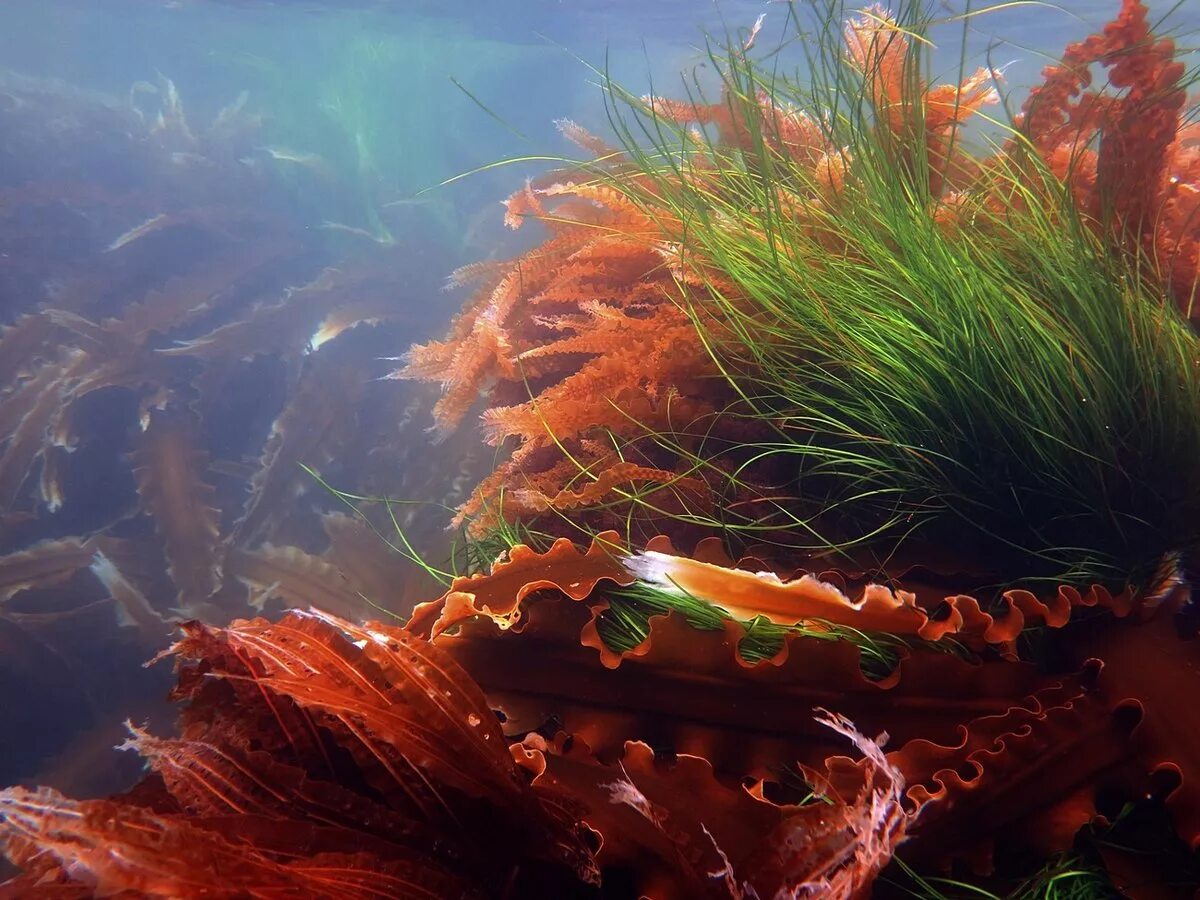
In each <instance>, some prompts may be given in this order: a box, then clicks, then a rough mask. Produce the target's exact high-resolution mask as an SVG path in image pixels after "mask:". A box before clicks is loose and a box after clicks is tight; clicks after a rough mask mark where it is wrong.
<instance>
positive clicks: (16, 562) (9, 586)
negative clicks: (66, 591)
mask: <svg viewBox="0 0 1200 900" xmlns="http://www.w3.org/2000/svg"><path fill="white" fill-rule="evenodd" d="M95 554H96V550H95V547H94V546H92V545H91V544H90V543H88V542H84V541H80V540H78V539H77V538H64V539H63V540H60V541H43V542H41V543H39V544H34V545H33V546H32V547H29V548H27V549H25V550H19V551H17V552H15V553H9V554H8V555H7V556H0V603H3V602H4V601H5V600H8V599H9V598H11V597H12V596H13V595H14V594H16V593H19V592H20V591H24V590H28V589H29V588H35V587H41V588H45V587H53V586H54V585H56V584H61V583H62V582H64V581H66V580H67V579H68V578H70V577H71V576H72V575H74V574H75V573H76V572H78V571H79V570H80V569H86V568H87V567H88V566H90V565H91V564H92V558H93V557H94V556H95Z"/></svg>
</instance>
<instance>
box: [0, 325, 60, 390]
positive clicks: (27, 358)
mask: <svg viewBox="0 0 1200 900" xmlns="http://www.w3.org/2000/svg"><path fill="white" fill-rule="evenodd" d="M57 331H58V329H57V327H56V326H55V325H54V324H53V323H52V322H51V321H50V320H49V319H48V318H46V317H45V316H43V315H41V314H40V313H30V314H28V315H23V316H21V317H20V318H18V319H17V320H16V321H15V322H14V323H13V324H11V325H8V326H6V327H5V328H4V329H3V331H0V386H3V389H5V390H7V389H8V387H9V386H10V385H12V384H15V383H16V380H17V376H18V375H19V374H20V373H21V372H22V371H26V370H29V369H31V368H33V367H34V366H33V364H34V363H35V361H36V360H38V359H43V360H45V359H46V358H47V357H48V356H49V357H53V355H54V353H55V350H54V343H53V340H54V336H55V334H56V332H57Z"/></svg>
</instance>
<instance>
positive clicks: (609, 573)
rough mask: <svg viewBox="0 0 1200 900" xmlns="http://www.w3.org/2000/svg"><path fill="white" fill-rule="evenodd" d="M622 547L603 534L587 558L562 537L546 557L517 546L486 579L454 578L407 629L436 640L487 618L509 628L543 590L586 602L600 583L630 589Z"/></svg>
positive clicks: (423, 606)
mask: <svg viewBox="0 0 1200 900" xmlns="http://www.w3.org/2000/svg"><path fill="white" fill-rule="evenodd" d="M622 552H623V544H622V542H621V538H620V535H618V534H617V533H616V532H615V531H606V532H603V533H602V534H599V535H597V536H596V537H595V539H594V540H593V541H592V544H591V546H590V547H589V548H588V549H587V552H586V553H581V552H580V551H579V549H578V548H577V547H576V546H575V545H574V544H573V543H572V542H571V541H569V540H568V539H566V538H559V539H558V540H556V541H555V542H554V544H553V546H552V547H551V548H550V549H549V550H547V551H546V552H545V553H538V552H537V551H535V550H533V549H531V548H529V547H526V546H525V545H524V544H519V545H517V546H516V547H513V548H512V550H510V551H509V552H508V556H507V559H505V558H501V559H499V560H497V561H496V563H495V565H493V566H492V571H491V573H490V574H488V575H471V576H464V577H459V578H456V579H454V583H453V584H451V586H450V590H449V591H447V592H446V594H445V595H444V596H443V597H442V598H441V599H439V600H434V601H432V602H430V603H422V604H420V605H419V606H417V608H416V609H415V610H414V611H413V615H412V618H411V619H410V620H409V622H408V624H407V626H406V627H407V628H408V629H409V630H410V631H412V632H413V633H416V634H422V635H425V636H427V637H436V636H437V635H439V634H441V633H442V632H444V631H445V630H446V629H448V628H450V627H452V626H454V625H456V624H458V623H459V622H461V621H462V620H463V619H467V618H470V617H472V616H477V615H487V616H489V617H491V618H492V619H493V620H494V621H496V622H497V623H499V624H500V625H501V627H503V628H508V627H511V626H512V625H513V624H515V623H516V622H517V621H518V620H519V619H520V617H521V609H520V605H521V601H522V600H524V599H525V598H526V597H527V596H528V595H529V594H531V593H533V592H534V591H537V590H542V589H543V588H555V589H557V590H559V591H561V592H562V593H564V594H566V595H567V596H568V597H570V598H571V599H572V600H584V599H586V598H587V597H588V596H590V595H591V593H592V591H593V590H594V589H595V587H596V585H597V584H599V583H600V582H601V581H604V580H607V581H612V582H614V583H616V584H630V583H631V582H632V581H633V577H632V576H631V575H630V574H629V573H628V572H627V571H626V570H625V568H624V566H622V565H621V562H620V556H621V553H622Z"/></svg>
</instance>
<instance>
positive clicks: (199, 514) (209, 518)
mask: <svg viewBox="0 0 1200 900" xmlns="http://www.w3.org/2000/svg"><path fill="white" fill-rule="evenodd" d="M194 433H195V429H194V426H193V423H190V422H189V421H188V420H187V419H184V418H181V417H180V416H179V415H172V414H170V413H164V412H154V413H153V414H152V415H151V416H150V422H149V427H147V428H146V430H145V431H144V432H143V437H142V441H143V443H142V447H141V448H140V449H139V450H138V452H137V454H136V455H135V457H134V465H135V468H134V470H133V474H134V477H135V478H136V479H137V485H138V493H139V495H140V496H141V498H142V503H143V504H144V505H145V508H146V510H147V511H148V512H149V513H150V515H151V516H153V517H154V521H155V525H156V527H157V529H158V531H159V534H160V535H161V536H162V539H163V544H164V552H165V554H166V557H167V561H168V574H170V576H171V579H172V580H173V581H174V582H175V584H176V585H177V586H178V588H179V598H178V602H177V603H176V605H177V607H178V608H179V609H182V610H186V609H189V608H192V607H193V606H195V605H197V604H199V603H201V602H203V601H205V600H207V599H208V597H209V595H211V594H212V593H213V592H214V591H215V590H216V589H217V586H218V584H219V583H220V564H219V557H218V550H217V544H218V535H219V530H220V524H219V513H218V511H217V510H216V509H215V508H213V506H212V495H213V489H212V487H211V485H209V484H208V483H207V482H206V481H205V480H204V475H205V469H206V467H207V462H208V460H207V458H206V457H205V455H204V454H202V453H200V452H198V451H197V450H196V449H195V443H194V439H193V435H194Z"/></svg>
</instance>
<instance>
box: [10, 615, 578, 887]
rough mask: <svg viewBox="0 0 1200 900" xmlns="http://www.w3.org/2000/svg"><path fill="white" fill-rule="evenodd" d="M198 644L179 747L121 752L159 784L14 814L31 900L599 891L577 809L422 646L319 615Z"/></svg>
mask: <svg viewBox="0 0 1200 900" xmlns="http://www.w3.org/2000/svg"><path fill="white" fill-rule="evenodd" d="M184 627H185V637H184V639H183V640H182V641H180V642H179V644H177V645H176V647H175V648H174V653H175V654H177V655H178V656H179V657H181V658H182V659H183V660H184V661H185V662H184V664H183V665H181V668H180V687H179V689H178V690H177V691H176V697H177V698H183V699H188V700H189V701H190V702H189V706H188V708H187V709H186V710H185V715H184V720H183V723H182V724H183V728H182V732H183V733H182V736H181V738H179V739H173V740H162V739H158V738H154V737H152V736H150V735H148V734H146V733H145V732H143V731H141V730H139V729H133V737H132V738H131V739H130V740H129V741H128V742H127V744H126V749H132V750H136V751H138V752H139V753H141V754H142V755H143V756H144V757H145V758H146V759H147V760H148V761H149V763H150V766H151V768H152V770H153V772H154V775H153V776H151V778H150V779H149V780H148V781H147V782H146V783H145V784H144V785H143V789H142V790H140V791H135V792H134V793H133V794H131V795H129V796H128V797H126V798H115V799H113V800H107V801H84V802H76V801H71V800H68V799H66V798H64V797H61V796H59V795H56V794H54V793H53V792H50V791H46V790H43V791H41V792H37V793H35V792H29V791H23V790H21V789H13V790H11V791H9V792H7V793H5V794H4V795H2V796H0V839H3V840H4V841H5V846H6V849H7V850H8V852H9V854H10V856H11V858H12V859H13V860H14V861H15V862H16V863H18V864H19V865H22V866H25V867H28V868H29V869H30V872H29V873H28V874H27V875H26V876H25V880H26V883H28V882H29V880H30V879H31V878H33V877H36V878H37V879H39V883H46V884H56V883H62V882H72V881H79V882H80V883H82V884H84V885H85V886H88V887H91V888H93V889H94V890H96V891H97V892H98V893H102V894H104V895H108V894H117V893H119V892H121V891H129V892H135V893H136V894H137V895H138V896H163V897H167V896H198V895H200V894H201V893H203V894H205V895H206V896H209V895H211V896H220V897H224V896H229V897H234V896H238V897H242V896H252V897H259V896H261V897H267V896H277V895H278V891H283V892H284V893H287V892H288V891H293V892H295V893H296V894H297V895H301V894H303V895H304V896H313V895H317V896H330V897H347V898H351V897H353V898H357V897H360V896H361V897H368V896H374V897H380V896H387V897H393V896H404V897H408V896H429V897H446V896H476V895H485V896H486V895H490V894H491V892H492V890H491V888H492V885H494V884H495V883H497V881H509V882H510V883H511V884H512V885H513V887H514V890H518V891H520V890H521V887H520V885H522V884H524V885H526V889H528V890H530V891H533V892H534V893H537V891H538V890H540V889H542V888H538V887H534V886H535V885H543V886H549V885H555V884H559V883H561V884H562V885H563V886H564V890H567V888H569V887H570V886H571V885H583V884H587V883H591V882H594V881H595V879H596V877H597V873H596V869H595V864H594V862H593V856H592V849H591V847H590V846H589V845H588V843H587V842H586V840H585V837H586V832H585V831H584V830H583V829H581V827H580V826H579V824H578V821H577V818H576V817H575V814H574V812H573V809H574V807H573V805H572V803H571V801H569V800H568V799H567V798H563V797H561V796H559V795H557V794H555V793H554V792H551V791H545V790H539V789H536V788H534V787H532V786H531V785H530V780H529V778H528V776H527V775H526V774H525V773H524V772H523V771H522V770H521V769H520V768H518V767H517V766H516V765H515V763H514V761H513V759H512V757H511V755H510V754H509V752H508V746H507V742H506V741H505V740H504V738H503V735H502V734H501V732H500V729H499V724H498V722H497V720H496V717H495V715H494V714H493V713H492V711H491V708H490V707H489V705H488V703H487V701H486V700H485V699H484V696H483V693H482V691H480V689H479V688H478V687H477V686H476V685H475V684H474V682H472V681H471V680H470V678H469V677H468V676H467V674H466V673H465V672H463V671H462V669H461V668H459V667H458V666H457V664H455V663H454V662H453V660H451V659H450V658H449V657H447V656H446V655H445V654H444V653H443V652H441V651H440V650H439V649H438V648H436V647H434V646H432V645H431V644H429V643H428V642H427V641H425V640H423V639H420V638H416V637H414V636H413V635H411V634H409V633H407V632H404V631H401V630H399V629H395V628H389V627H388V626H384V625H378V624H374V623H372V624H370V625H367V626H361V627H360V626H356V625H352V624H350V623H348V622H345V621H343V620H340V619H337V618H336V617H333V616H330V615H327V614H323V613H315V612H313V613H291V614H288V615H286V616H285V617H284V618H283V619H282V620H281V621H280V622H278V623H274V624H272V623H268V622H266V621H264V620H256V621H252V622H236V623H234V624H233V625H231V626H230V627H228V628H224V629H214V628H207V627H205V626H201V625H199V624H196V623H189V624H188V625H186V626H184ZM187 660H192V662H186V661H187ZM34 873H36V876H35V875H34ZM451 873H453V874H451ZM272 889H274V890H276V893H271V890H272ZM545 889H546V890H550V891H551V894H552V895H559V893H558V892H556V891H555V889H554V888H552V887H545ZM572 890H573V888H572ZM32 895H33V896H37V893H36V892H34V893H33V894H32ZM561 895H562V896H570V892H569V890H567V892H566V893H562V894H561Z"/></svg>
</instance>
